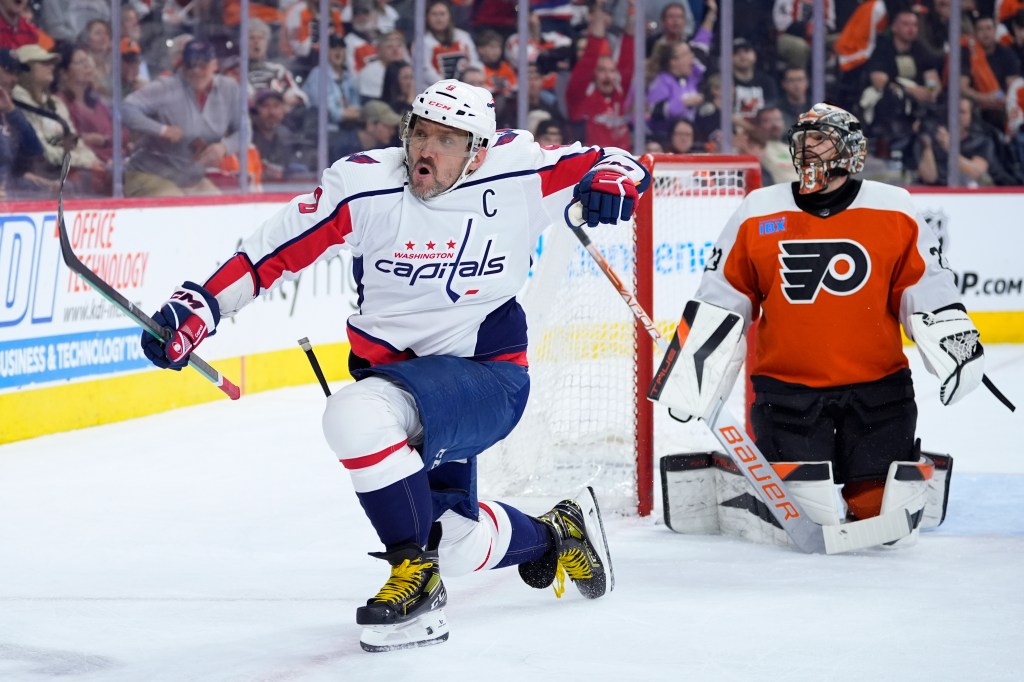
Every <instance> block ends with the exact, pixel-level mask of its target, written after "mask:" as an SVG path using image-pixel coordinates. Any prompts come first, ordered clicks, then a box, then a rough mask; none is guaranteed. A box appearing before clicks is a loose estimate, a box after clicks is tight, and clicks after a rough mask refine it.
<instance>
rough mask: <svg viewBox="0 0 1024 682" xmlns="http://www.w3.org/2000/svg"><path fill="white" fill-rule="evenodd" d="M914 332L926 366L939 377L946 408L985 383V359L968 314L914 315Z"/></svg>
mask: <svg viewBox="0 0 1024 682" xmlns="http://www.w3.org/2000/svg"><path fill="white" fill-rule="evenodd" d="M910 333H911V335H912V336H913V340H914V343H916V344H917V349H918V351H920V353H921V358H922V359H923V360H924V364H925V367H927V368H928V371H929V372H931V373H932V374H934V375H935V376H937V377H938V378H939V400H941V401H942V404H943V405H952V404H953V403H955V402H956V401H958V400H960V399H961V398H963V397H964V396H965V395H967V394H968V393H970V392H971V391H973V390H974V389H975V388H977V387H978V384H980V383H981V380H982V377H983V376H984V374H985V356H984V353H983V351H982V348H981V344H979V343H978V336H979V335H978V330H977V328H975V326H974V323H973V322H972V321H971V318H970V317H968V315H967V313H965V312H964V311H962V310H957V309H949V310H940V311H938V312H935V313H914V314H913V315H911V316H910Z"/></svg>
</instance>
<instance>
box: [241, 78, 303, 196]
mask: <svg viewBox="0 0 1024 682" xmlns="http://www.w3.org/2000/svg"><path fill="white" fill-rule="evenodd" d="M250 113H251V114H252V142H253V144H254V145H256V149H258V150H259V153H260V159H261V160H262V162H263V180H264V184H266V183H270V182H282V181H285V180H299V179H312V177H313V174H312V172H311V169H310V167H309V161H308V160H309V158H310V157H311V156H312V155H311V154H310V153H309V151H310V150H309V149H308V148H307V147H306V145H304V144H302V140H300V139H299V138H298V137H297V136H296V135H295V134H293V133H292V131H291V130H289V129H288V128H287V127H285V126H284V125H282V124H283V123H284V116H285V105H284V97H282V96H281V93H279V92H277V91H276V90H261V91H260V92H258V93H256V97H255V98H254V99H253V105H252V109H251V112H250Z"/></svg>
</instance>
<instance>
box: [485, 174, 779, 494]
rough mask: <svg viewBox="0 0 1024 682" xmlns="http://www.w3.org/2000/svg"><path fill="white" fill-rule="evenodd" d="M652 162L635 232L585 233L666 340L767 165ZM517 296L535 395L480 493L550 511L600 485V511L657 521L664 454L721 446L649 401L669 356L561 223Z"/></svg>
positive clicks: (496, 454)
mask: <svg viewBox="0 0 1024 682" xmlns="http://www.w3.org/2000/svg"><path fill="white" fill-rule="evenodd" d="M642 161H643V163H644V164H645V165H646V166H647V167H648V169H650V170H651V172H652V175H653V183H652V187H651V189H650V190H649V191H648V192H647V193H646V194H645V195H644V197H643V200H642V201H641V204H640V207H639V208H638V211H637V218H636V220H635V221H634V223H633V224H631V225H629V226H625V225H619V226H615V227H607V226H601V227H598V228H594V229H590V230H589V232H588V234H589V235H590V237H591V240H592V241H593V243H594V244H595V245H597V246H598V248H600V249H601V251H602V252H603V253H604V256H605V258H606V259H607V260H608V261H609V263H610V264H611V266H612V268H613V269H614V270H615V271H616V272H617V273H618V275H619V277H620V278H621V279H622V281H623V283H624V284H626V285H627V286H631V287H632V290H633V292H634V295H636V296H637V298H638V300H639V301H640V303H641V305H642V306H643V307H644V308H645V309H646V310H647V311H648V312H649V313H650V314H651V316H652V318H653V319H654V320H655V322H656V323H657V325H658V327H659V329H660V330H661V331H662V333H663V334H665V335H666V337H670V336H671V334H672V333H673V331H674V330H675V326H676V323H677V322H678V319H679V316H680V315H681V314H682V310H683V305H684V304H685V302H686V301H687V300H688V298H689V297H690V296H691V295H692V294H693V292H694V291H695V290H696V287H697V283H698V282H699V280H700V275H701V273H702V272H703V269H704V264H705V262H706V260H707V259H709V258H711V255H712V249H713V248H714V243H715V240H716V238H717V236H718V233H719V232H720V231H721V229H722V227H723V226H724V225H725V222H726V220H727V219H728V217H729V216H730V215H731V214H732V212H733V211H734V210H735V209H736V207H737V206H738V205H739V203H740V201H742V199H743V197H744V195H745V194H746V193H747V192H749V191H750V190H751V189H754V188H755V187H756V186H758V184H759V182H760V171H759V168H760V167H759V164H758V162H757V161H756V159H754V158H753V157H738V156H718V155H715V156H712V155H685V156H681V155H647V156H644V157H643V159H642ZM520 300H521V302H522V304H523V307H524V308H525V309H526V314H527V320H528V324H529V331H530V349H529V361H530V375H531V394H530V400H529V403H528V405H527V408H526V412H525V413H524V415H523V419H522V421H521V422H520V423H519V425H518V426H517V427H516V429H515V431H513V433H512V434H510V435H509V437H508V438H506V439H505V440H504V441H502V442H501V443H499V444H497V445H495V446H494V447H493V448H491V450H489V451H488V452H486V453H484V454H482V455H481V456H480V457H479V458H478V460H477V461H478V466H479V469H480V495H481V497H484V498H498V499H507V498H513V499H515V498H536V497H542V498H546V499H549V500H550V501H551V502H552V503H553V502H556V501H557V500H558V499H561V498H563V497H566V496H571V495H574V494H575V493H576V492H577V491H578V490H579V489H580V488H582V487H583V486H586V485H591V486H593V487H594V489H595V491H596V492H597V494H598V497H599V500H600V503H601V505H602V508H603V509H609V510H617V511H622V512H627V513H630V512H631V513H637V512H639V513H640V514H648V513H650V512H651V511H652V509H653V508H654V506H655V505H656V501H655V499H654V496H653V471H654V467H655V465H656V461H657V459H658V458H659V457H661V456H662V455H665V454H668V453H671V452H686V451H701V450H708V449H714V448H715V446H716V443H715V440H714V438H713V437H712V436H711V434H710V433H708V432H707V429H706V427H704V426H703V425H702V424H680V423H679V422H676V421H674V420H672V419H671V418H669V417H668V415H667V413H666V412H665V410H663V409H659V408H656V407H655V406H654V405H652V404H651V403H650V402H649V401H647V399H646V397H645V396H646V391H647V387H648V385H649V384H650V377H651V372H652V366H656V364H657V363H658V362H659V361H660V357H659V356H658V354H657V351H656V349H654V347H653V344H651V343H650V340H649V337H648V335H647V332H645V331H643V330H642V328H640V329H638V327H637V325H636V323H635V320H634V318H633V316H632V314H631V313H630V311H629V309H628V308H627V307H626V305H625V304H624V303H623V301H622V299H621V298H620V297H619V294H618V293H617V292H616V290H615V288H614V287H613V286H612V285H611V283H609V282H608V280H607V278H606V277H605V275H604V274H603V273H602V272H601V271H600V269H599V268H598V267H597V265H596V264H595V263H594V262H593V259H592V258H591V257H590V255H589V254H588V253H587V252H586V251H584V250H583V248H582V247H581V246H580V244H579V242H578V241H577V240H576V239H575V237H574V236H573V235H572V232H571V231H570V230H569V229H567V228H566V227H565V226H562V225H553V226H551V227H550V228H549V229H548V230H547V231H546V232H545V234H544V236H543V237H542V239H541V242H540V244H539V245H538V257H537V258H536V262H535V265H534V269H533V272H532V274H531V278H530V281H529V283H528V284H527V287H526V289H525V290H524V293H523V294H522V295H521V296H520ZM744 383H745V382H742V381H740V382H737V385H738V388H737V391H735V392H734V396H733V398H731V401H732V402H733V403H735V404H732V405H731V408H732V409H734V410H736V414H740V413H742V411H743V410H744V409H745V408H744V402H743V397H742V393H743V390H742V389H743V386H742V385H743V384H744Z"/></svg>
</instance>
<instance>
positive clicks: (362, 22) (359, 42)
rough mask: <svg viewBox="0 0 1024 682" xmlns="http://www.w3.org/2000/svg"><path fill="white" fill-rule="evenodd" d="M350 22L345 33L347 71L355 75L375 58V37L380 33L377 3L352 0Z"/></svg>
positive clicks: (371, 0)
mask: <svg viewBox="0 0 1024 682" xmlns="http://www.w3.org/2000/svg"><path fill="white" fill-rule="evenodd" d="M351 8H352V22H351V24H350V25H349V31H348V32H347V33H346V34H345V55H346V56H345V59H346V60H347V63H348V71H349V73H351V74H352V75H353V76H355V77H357V78H358V76H359V74H360V73H362V71H363V68H364V67H365V66H366V65H367V64H369V63H370V62H372V61H374V60H375V59H377V38H378V36H380V34H381V30H380V22H379V21H378V19H379V17H378V14H377V4H376V3H375V2H373V0H352V4H351Z"/></svg>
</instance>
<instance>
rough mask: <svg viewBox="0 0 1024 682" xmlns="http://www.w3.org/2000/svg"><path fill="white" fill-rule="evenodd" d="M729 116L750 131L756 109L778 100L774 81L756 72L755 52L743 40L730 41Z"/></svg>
mask: <svg viewBox="0 0 1024 682" xmlns="http://www.w3.org/2000/svg"><path fill="white" fill-rule="evenodd" d="M732 80H733V86H734V90H733V112H734V113H735V114H736V115H737V116H738V117H739V118H740V119H741V120H742V121H744V122H746V123H747V124H748V125H749V126H750V127H752V126H753V120H754V116H756V115H757V112H758V110H759V109H762V108H764V107H765V106H767V105H768V104H769V103H775V101H776V100H777V99H778V88H777V87H776V85H775V81H774V80H773V79H772V78H770V77H769V76H768V75H767V74H765V73H762V72H761V71H758V70H757V52H755V51H754V46H753V45H752V44H751V42H750V41H749V40H747V39H746V38H736V39H735V40H733V41H732Z"/></svg>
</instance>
